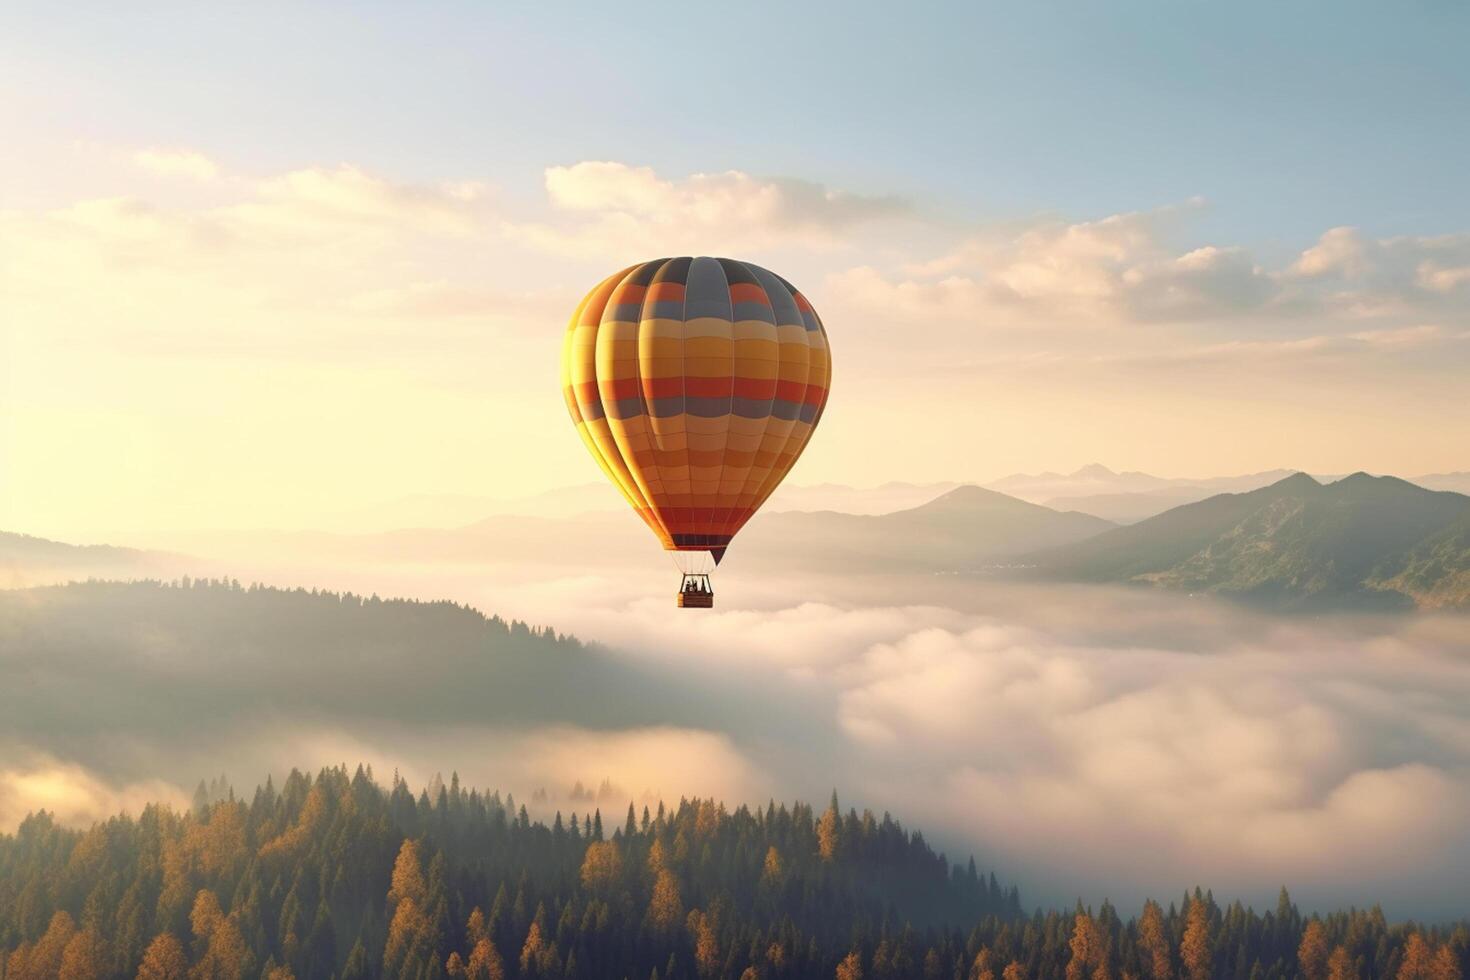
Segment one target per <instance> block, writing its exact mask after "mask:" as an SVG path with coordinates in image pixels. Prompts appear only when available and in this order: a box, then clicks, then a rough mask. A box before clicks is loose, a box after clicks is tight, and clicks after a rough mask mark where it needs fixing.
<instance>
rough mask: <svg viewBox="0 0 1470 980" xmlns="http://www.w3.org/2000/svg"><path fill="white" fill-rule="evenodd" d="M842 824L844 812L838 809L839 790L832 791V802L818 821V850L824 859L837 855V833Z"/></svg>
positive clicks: (830, 858) (827, 859)
mask: <svg viewBox="0 0 1470 980" xmlns="http://www.w3.org/2000/svg"><path fill="white" fill-rule="evenodd" d="M841 825H842V814H841V813H840V812H838V809H837V791H836V790H833V791H832V802H831V803H829V804H828V805H827V809H826V811H825V812H824V813H823V814H822V819H821V820H819V821H817V851H818V853H820V854H821V855H822V860H824V861H830V860H832V858H834V857H835V856H836V855H837V833H838V828H839V827H841Z"/></svg>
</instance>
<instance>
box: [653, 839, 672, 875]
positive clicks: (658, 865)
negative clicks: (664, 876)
mask: <svg viewBox="0 0 1470 980" xmlns="http://www.w3.org/2000/svg"><path fill="white" fill-rule="evenodd" d="M668 866H669V861H668V855H667V854H666V853H665V850H664V842H663V841H661V840H659V839H657V838H654V841H653V846H652V847H650V848H649V849H648V873H649V874H651V875H653V876H655V877H657V876H658V873H659V872H660V871H663V870H665V869H667V868H668Z"/></svg>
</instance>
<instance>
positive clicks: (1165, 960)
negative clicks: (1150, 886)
mask: <svg viewBox="0 0 1470 980" xmlns="http://www.w3.org/2000/svg"><path fill="white" fill-rule="evenodd" d="M1138 949H1139V958H1140V959H1141V960H1142V966H1143V972H1144V976H1146V977H1148V978H1149V980H1171V978H1172V977H1173V975H1174V969H1173V966H1172V963H1171V956H1170V953H1169V935H1168V932H1167V930H1166V929H1165V927H1164V910H1163V909H1161V908H1160V907H1159V903H1158V902H1155V901H1154V900H1153V899H1149V900H1148V901H1146V902H1144V903H1143V915H1142V916H1141V917H1140V918H1139V920H1138Z"/></svg>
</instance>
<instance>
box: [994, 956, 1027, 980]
mask: <svg viewBox="0 0 1470 980" xmlns="http://www.w3.org/2000/svg"><path fill="white" fill-rule="evenodd" d="M1000 980H1026V968H1025V967H1024V966H1022V965H1021V961H1020V960H1011V961H1010V962H1009V963H1007V964H1006V968H1005V972H1003V973H1002V974H1001V975H1000Z"/></svg>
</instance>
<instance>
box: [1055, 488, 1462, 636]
mask: <svg viewBox="0 0 1470 980" xmlns="http://www.w3.org/2000/svg"><path fill="white" fill-rule="evenodd" d="M1467 519H1470V497H1466V496H1464V495H1461V494H1456V493H1448V492H1443V491H1433V490H1425V489H1424V488H1422V487H1418V486H1415V485H1414V484H1412V483H1409V482H1407V481H1404V480H1399V479H1396V478H1394V477H1374V476H1369V475H1368V474H1366V473H1355V474H1353V475H1352V476H1349V477H1345V478H1343V479H1341V480H1338V481H1336V482H1334V483H1329V484H1325V485H1324V484H1322V483H1319V482H1318V481H1316V480H1314V479H1313V478H1312V477H1310V476H1308V475H1306V474H1305V473H1297V474H1295V475H1293V476H1290V477H1287V478H1286V479H1284V480H1281V481H1278V482H1276V483H1273V484H1271V485H1270V486H1268V487H1263V488H1261V489H1259V490H1253V491H1251V492H1248V493H1240V494H1220V495H1218V496H1214V497H1210V498H1208V499H1206V500H1202V501H1199V502H1197V503H1193V504H1186V505H1184V506H1182V507H1176V508H1174V509H1173V510H1170V511H1167V512H1165V513H1163V514H1160V515H1159V516H1157V517H1153V518H1149V519H1148V520H1145V521H1142V522H1141V523H1138V524H1134V525H1131V526H1129V527H1123V528H1119V529H1117V530H1114V531H1109V532H1108V533H1106V534H1102V535H1098V536H1097V537H1095V538H1093V539H1091V540H1088V541H1083V542H1080V543H1077V544H1074V545H1069V546H1064V547H1059V548H1053V549H1045V550H1039V551H1038V552H1036V553H1033V554H1031V555H1029V556H1027V558H1026V561H1028V562H1031V563H1034V564H1035V565H1036V566H1037V570H1038V574H1039V575H1041V576H1042V577H1048V578H1054V579H1066V580H1074V581H1092V582H1131V583H1141V584H1150V585H1155V586H1159V587H1162V588H1169V589H1176V590H1181V591H1188V592H1211V593H1219V594H1222V595H1227V596H1232V597H1235V598H1240V599H1244V600H1248V601H1254V602H1259V603H1262V604H1265V605H1268V606H1275V607H1280V608H1327V607H1347V608H1358V609H1367V608H1405V607H1413V606H1428V605H1437V606H1444V605H1458V604H1462V603H1463V602H1464V601H1465V599H1466V598H1467V596H1466V594H1465V589H1464V582H1463V575H1464V570H1465V567H1466V561H1467V557H1470V556H1467V552H1466V548H1465V528H1464V523H1465V521H1466V520H1467ZM1457 581H1458V582H1459V585H1458V586H1457V585H1456V584H1455V583H1456V582H1457Z"/></svg>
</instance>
